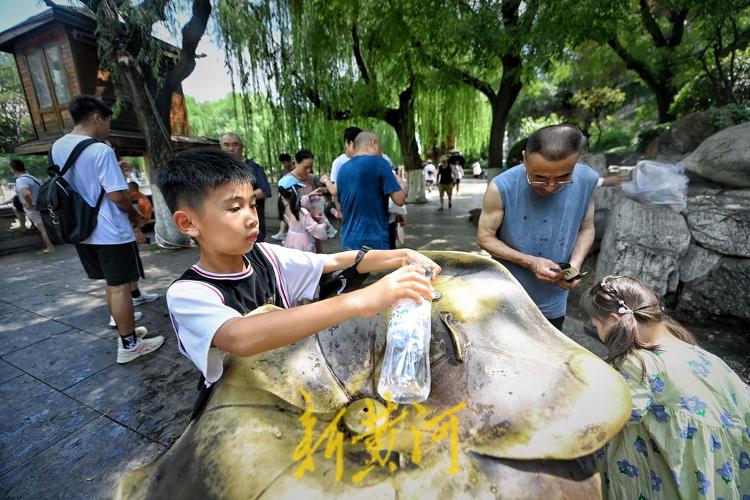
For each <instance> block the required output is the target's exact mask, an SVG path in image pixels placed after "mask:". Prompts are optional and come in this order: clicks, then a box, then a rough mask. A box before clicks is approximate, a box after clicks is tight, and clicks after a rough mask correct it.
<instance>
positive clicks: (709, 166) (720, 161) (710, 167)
mask: <svg viewBox="0 0 750 500" xmlns="http://www.w3.org/2000/svg"><path fill="white" fill-rule="evenodd" d="M683 163H684V165H685V168H686V169H687V170H688V171H689V172H694V173H696V174H698V175H700V176H701V177H705V178H706V179H709V180H712V181H714V182H718V183H719V184H724V185H726V186H732V187H750V122H746V123H743V124H740V125H736V126H734V127H729V128H726V129H724V130H722V131H720V132H718V133H716V134H714V135H712V136H711V137H709V138H708V139H706V140H705V141H703V143H701V145H700V146H698V149H696V150H695V151H693V153H692V154H690V156H688V157H687V158H685V159H684V160H683Z"/></svg>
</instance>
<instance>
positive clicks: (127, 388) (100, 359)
mask: <svg viewBox="0 0 750 500" xmlns="http://www.w3.org/2000/svg"><path fill="white" fill-rule="evenodd" d="M484 189H485V183H484V182H483V181H474V180H468V179H465V180H464V181H463V182H462V185H461V194H460V195H458V196H457V197H455V198H454V203H453V209H452V210H450V211H449V210H447V209H446V211H444V212H438V211H437V206H438V204H437V192H433V193H431V194H430V195H428V200H429V201H428V203H427V204H426V205H421V206H413V205H410V206H409V215H408V221H407V240H406V246H409V247H411V248H418V249H425V250H463V251H470V252H477V253H478V252H479V249H478V248H477V246H476V243H475V239H476V228H475V226H474V225H473V224H471V223H469V222H468V213H469V210H471V209H473V208H479V207H481V204H482V195H483V194H484ZM271 205H275V204H271ZM272 209H275V207H272ZM277 229H278V222H277V221H274V220H273V217H270V218H269V231H268V233H269V234H273V233H275V232H276V230H277ZM338 245H339V239H338V238H336V239H335V240H333V241H328V242H325V244H324V249H325V250H326V251H328V252H332V251H336V250H337V249H338ZM197 256H198V251H197V249H189V250H180V251H164V250H159V249H156V248H154V247H145V248H144V249H142V257H143V262H144V265H145V267H146V277H147V278H146V280H145V281H143V282H141V288H142V289H144V290H146V291H149V292H159V293H162V294H163V293H164V291H165V290H166V288H167V287H168V286H169V284H170V283H171V282H172V280H173V279H174V278H175V277H177V276H178V275H179V274H181V273H182V271H184V270H185V269H186V268H187V267H189V266H190V265H192V264H193V263H194V262H195V261H196V260H197ZM0 270H1V271H2V272H1V273H0V274H1V275H0V285H1V286H2V288H1V289H2V290H3V294H2V296H0V400H1V401H2V409H0V497H2V498H105V497H109V496H110V495H111V492H112V489H113V487H114V485H115V483H116V482H117V480H118V478H119V477H120V476H121V475H122V473H123V472H125V471H126V470H128V469H131V468H135V467H138V466H140V465H142V464H145V463H149V462H151V461H153V460H154V459H156V458H157V457H158V456H159V455H160V454H162V453H163V452H164V451H165V450H166V449H168V448H169V446H171V445H172V443H173V442H174V441H175V440H176V439H177V438H178V437H179V436H180V434H181V433H182V431H183V430H184V428H185V426H186V425H187V423H188V419H189V416H190V412H191V409H192V405H193V402H194V399H195V396H196V391H195V386H196V381H197V377H198V372H197V370H195V369H194V368H193V366H192V364H191V363H190V362H189V361H188V360H187V359H186V358H184V357H183V356H181V355H180V354H179V353H178V351H177V346H176V341H175V335H174V333H173V331H172V327H171V325H170V322H169V318H168V315H167V309H166V304H165V302H164V298H163V297H162V298H160V299H159V300H157V301H155V302H152V303H150V304H145V305H142V306H139V307H138V310H140V311H142V312H143V313H144V318H143V320H142V321H141V322H139V324H140V325H145V326H147V327H148V329H149V332H150V333H151V334H154V335H163V336H164V337H165V339H166V342H165V344H164V346H163V347H162V348H161V349H160V350H159V351H157V352H156V353H154V354H151V355H149V356H145V357H143V358H139V359H138V360H136V361H133V362H131V363H128V364H126V365H118V364H117V363H115V357H116V347H117V344H116V334H115V331H114V330H112V329H110V328H108V326H107V322H108V320H109V314H108V312H107V307H106V304H105V298H104V290H103V282H94V281H90V280H88V279H86V278H85V275H84V272H83V269H82V268H81V265H80V263H79V262H78V258H77V256H76V253H75V249H74V248H73V247H72V246H70V245H64V246H59V247H58V252H57V253H56V254H54V255H52V256H47V255H37V254H34V253H25V254H16V255H11V256H6V257H1V258H0ZM569 323H570V325H572V330H571V332H572V333H571V336H572V337H573V338H574V339H576V340H577V341H578V342H579V343H582V344H584V345H586V346H587V347H588V348H589V349H592V350H595V351H597V352H598V353H599V354H601V353H602V352H603V351H602V346H601V344H599V343H598V342H597V341H593V340H591V339H590V338H589V337H587V336H585V335H584V334H583V323H581V322H580V321H577V320H575V319H572V320H571V321H570V322H569ZM566 329H567V328H566Z"/></svg>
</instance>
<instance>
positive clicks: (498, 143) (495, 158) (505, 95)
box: [487, 60, 523, 169]
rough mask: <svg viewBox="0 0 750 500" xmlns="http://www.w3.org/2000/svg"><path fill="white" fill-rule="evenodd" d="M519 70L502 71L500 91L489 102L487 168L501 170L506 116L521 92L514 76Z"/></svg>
mask: <svg viewBox="0 0 750 500" xmlns="http://www.w3.org/2000/svg"><path fill="white" fill-rule="evenodd" d="M519 69H520V60H519V66H518V67H517V68H508V67H505V68H504V69H503V79H502V81H501V82H500V90H499V91H498V93H497V94H495V96H494V98H493V99H491V100H490V106H491V107H492V124H491V125H490V153H489V160H488V164H487V168H500V169H502V168H503V141H504V140H505V125H506V123H507V121H508V114H509V113H510V109H511V108H512V107H513V103H515V102H516V98H517V97H518V94H519V93H520V92H521V88H522V87H523V84H522V83H521V82H520V81H519V80H518V78H517V76H516V74H517V71H518V70H519Z"/></svg>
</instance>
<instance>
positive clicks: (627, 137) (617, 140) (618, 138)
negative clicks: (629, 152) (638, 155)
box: [596, 127, 633, 151]
mask: <svg viewBox="0 0 750 500" xmlns="http://www.w3.org/2000/svg"><path fill="white" fill-rule="evenodd" d="M632 142H633V135H632V133H631V132H630V130H629V129H627V128H624V127H603V130H602V135H601V137H600V138H599V142H598V143H597V144H596V151H609V150H610V149H613V148H621V147H628V146H630V145H631V144H632Z"/></svg>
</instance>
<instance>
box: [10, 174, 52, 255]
mask: <svg viewBox="0 0 750 500" xmlns="http://www.w3.org/2000/svg"><path fill="white" fill-rule="evenodd" d="M10 171H11V172H12V173H13V176H14V177H15V178H16V179H15V180H16V194H17V195H18V199H19V201H20V202H21V203H22V204H23V211H24V213H25V214H26V217H28V218H29V220H30V221H31V222H33V223H34V227H36V229H37V230H38V231H39V235H40V236H41V237H42V241H44V245H45V246H46V248H45V249H44V250H42V253H52V252H54V251H55V247H54V245H52V242H51V241H50V239H49V236H48V235H47V231H46V230H45V229H44V224H42V215H41V214H40V213H39V208H37V206H36V203H37V198H38V197H39V187H40V186H41V185H42V183H41V182H39V179H37V178H36V177H34V176H33V175H31V174H29V173H28V172H26V166H25V165H24V164H23V162H22V161H21V160H17V159H13V160H10Z"/></svg>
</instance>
